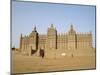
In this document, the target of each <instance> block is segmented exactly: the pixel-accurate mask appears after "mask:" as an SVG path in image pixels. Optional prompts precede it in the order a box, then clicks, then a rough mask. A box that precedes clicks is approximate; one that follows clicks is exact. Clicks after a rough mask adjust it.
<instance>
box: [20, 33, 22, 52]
mask: <svg viewBox="0 0 100 75" xmlns="http://www.w3.org/2000/svg"><path fill="white" fill-rule="evenodd" d="M21 49H22V34H21V36H20V51H21Z"/></svg>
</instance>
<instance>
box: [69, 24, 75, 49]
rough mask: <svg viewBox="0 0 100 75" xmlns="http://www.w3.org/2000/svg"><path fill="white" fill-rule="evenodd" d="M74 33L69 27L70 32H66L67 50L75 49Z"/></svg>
mask: <svg viewBox="0 0 100 75" xmlns="http://www.w3.org/2000/svg"><path fill="white" fill-rule="evenodd" d="M76 47H77V45H76V32H75V30H74V28H73V25H71V27H70V30H69V32H68V49H76Z"/></svg>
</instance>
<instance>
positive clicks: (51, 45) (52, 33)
mask: <svg viewBox="0 0 100 75" xmlns="http://www.w3.org/2000/svg"><path fill="white" fill-rule="evenodd" d="M46 42H47V48H48V49H56V48H57V30H56V28H54V26H53V24H51V27H50V28H48V31H47V41H46Z"/></svg>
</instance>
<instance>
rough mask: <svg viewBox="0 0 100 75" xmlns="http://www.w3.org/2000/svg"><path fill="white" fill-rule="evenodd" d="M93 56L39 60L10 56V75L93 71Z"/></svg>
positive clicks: (30, 57) (29, 57)
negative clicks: (18, 74) (17, 74)
mask: <svg viewBox="0 0 100 75" xmlns="http://www.w3.org/2000/svg"><path fill="white" fill-rule="evenodd" d="M95 68H96V66H95V56H76V57H75V56H74V57H70V56H69V57H68V56H67V57H64V58H53V59H51V58H40V57H34V56H22V55H14V54H12V73H30V72H47V71H61V70H66V71H67V70H79V69H95Z"/></svg>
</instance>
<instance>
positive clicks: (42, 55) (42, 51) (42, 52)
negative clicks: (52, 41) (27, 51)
mask: <svg viewBox="0 0 100 75" xmlns="http://www.w3.org/2000/svg"><path fill="white" fill-rule="evenodd" d="M40 57H42V58H44V50H43V49H40Z"/></svg>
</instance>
